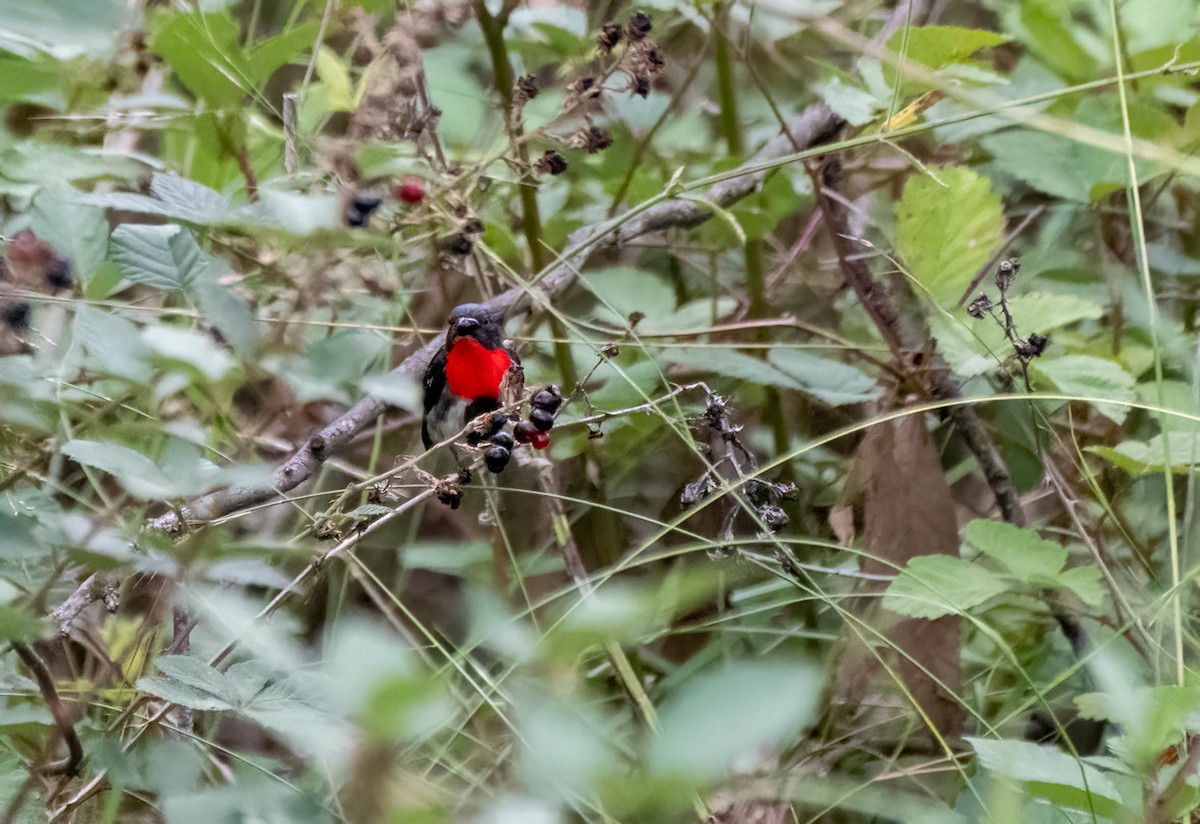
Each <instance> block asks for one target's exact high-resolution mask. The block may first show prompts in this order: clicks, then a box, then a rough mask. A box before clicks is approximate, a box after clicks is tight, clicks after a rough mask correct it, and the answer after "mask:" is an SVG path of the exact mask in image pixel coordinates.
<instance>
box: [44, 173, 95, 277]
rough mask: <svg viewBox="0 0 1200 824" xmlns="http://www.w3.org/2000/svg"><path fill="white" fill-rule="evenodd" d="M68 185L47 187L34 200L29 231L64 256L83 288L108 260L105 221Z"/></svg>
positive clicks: (93, 207)
mask: <svg viewBox="0 0 1200 824" xmlns="http://www.w3.org/2000/svg"><path fill="white" fill-rule="evenodd" d="M78 197H79V195H78V193H77V192H75V190H74V189H71V188H70V187H67V186H62V187H59V186H47V187H46V188H44V189H42V191H41V192H39V193H38V195H37V197H35V198H34V200H33V211H32V212H31V213H30V219H31V228H32V229H33V231H34V234H36V235H37V236H38V237H40V238H41V239H42V240H45V241H46V242H48V243H50V244H51V245H52V246H54V248H55V250H56V251H58V252H59V253H60V254H63V255H66V256H67V257H68V258H69V259H70V261H71V264H72V265H73V266H74V270H75V274H76V276H77V277H78V278H79V279H80V280H81V281H82V282H83V285H84V288H85V289H86V288H87V286H88V284H89V283H90V282H91V281H92V279H93V278H94V277H95V275H96V272H97V271H98V270H99V269H100V267H101V266H103V265H104V261H105V259H106V258H107V257H108V220H107V219H106V218H105V217H104V212H103V211H101V210H100V209H97V208H96V207H95V206H88V205H86V204H84V203H81V202H80V201H79V199H78Z"/></svg>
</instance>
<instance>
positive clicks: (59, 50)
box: [0, 0, 134, 60]
mask: <svg viewBox="0 0 1200 824" xmlns="http://www.w3.org/2000/svg"><path fill="white" fill-rule="evenodd" d="M133 24H134V14H133V9H132V8H131V7H130V6H129V4H128V3H125V2H123V0H39V2H37V3H31V4H27V5H26V4H19V3H18V4H8V3H2V4H0V48H3V49H5V50H11V51H14V52H16V53H18V54H20V53H24V52H25V51H26V50H28V49H29V47H30V46H33V47H36V48H37V49H40V50H43V51H46V52H49V53H50V54H52V55H54V56H55V57H56V58H58V59H59V60H70V59H72V58H75V57H82V56H85V55H86V56H92V57H100V56H103V55H106V54H109V53H111V52H113V51H115V49H116V46H117V41H118V40H119V39H120V38H121V37H122V36H123V34H124V32H125V31H127V30H128V29H129V28H130V27H131V26H132V25H133ZM27 56H28V55H27Z"/></svg>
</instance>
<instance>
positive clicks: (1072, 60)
mask: <svg viewBox="0 0 1200 824" xmlns="http://www.w3.org/2000/svg"><path fill="white" fill-rule="evenodd" d="M1013 5H1017V4H1013ZM1016 16H1017V19H1016V20H1014V21H1013V22H1014V23H1015V24H1016V27H1018V28H1020V29H1022V30H1023V31H1022V33H1021V39H1022V40H1023V41H1024V42H1025V44H1026V45H1027V46H1028V47H1029V50H1030V51H1031V52H1033V53H1034V54H1035V55H1037V56H1038V58H1039V59H1040V60H1042V61H1043V62H1044V63H1045V64H1046V65H1047V66H1049V67H1050V68H1051V69H1052V70H1053V71H1054V72H1055V73H1057V74H1058V75H1059V76H1061V77H1063V78H1064V79H1067V80H1074V81H1080V80H1084V79H1086V78H1089V77H1094V76H1095V72H1096V69H1097V67H1096V58H1094V57H1093V56H1092V54H1091V53H1090V52H1089V51H1088V49H1087V48H1085V47H1084V46H1083V45H1081V44H1080V41H1079V38H1077V37H1076V32H1082V31H1084V30H1083V29H1082V28H1081V27H1080V26H1078V24H1077V23H1076V22H1075V21H1074V20H1073V19H1072V15H1071V10H1070V8H1069V6H1068V5H1067V4H1065V3H1062V2H1061V0H1021V2H1020V4H1019V12H1018V14H1017V15H1016Z"/></svg>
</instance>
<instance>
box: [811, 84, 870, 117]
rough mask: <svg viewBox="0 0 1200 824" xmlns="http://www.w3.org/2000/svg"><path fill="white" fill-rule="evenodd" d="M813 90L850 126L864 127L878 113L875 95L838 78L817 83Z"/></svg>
mask: <svg viewBox="0 0 1200 824" xmlns="http://www.w3.org/2000/svg"><path fill="white" fill-rule="evenodd" d="M813 90H814V91H815V92H816V93H817V94H819V95H820V96H821V99H822V100H824V101H825V103H826V105H828V106H829V108H831V109H833V111H834V112H835V113H836V114H837V115H838V116H839V117H841V118H842V119H843V120H845V121H846V122H847V123H849V124H850V125H851V126H865V125H866V124H868V123H870V122H871V121H872V120H874V119H875V117H876V115H877V114H878V113H879V109H880V106H879V101H878V100H876V99H875V95H873V94H871V93H870V92H868V91H866V90H864V89H860V88H858V87H857V86H851V85H850V84H849V83H846V82H844V81H843V80H842V79H841V78H839V77H834V78H832V79H830V80H829V81H828V82H825V83H818V84H816V85H815V86H814V88H813Z"/></svg>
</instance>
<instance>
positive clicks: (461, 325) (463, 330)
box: [446, 303, 504, 349]
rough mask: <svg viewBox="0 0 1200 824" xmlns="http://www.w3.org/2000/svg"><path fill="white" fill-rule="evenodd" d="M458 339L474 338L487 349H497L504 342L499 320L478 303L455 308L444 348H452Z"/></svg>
mask: <svg viewBox="0 0 1200 824" xmlns="http://www.w3.org/2000/svg"><path fill="white" fill-rule="evenodd" d="M458 338H475V340H477V341H479V342H480V343H481V344H483V345H484V346H485V347H487V348H488V349H498V348H499V347H500V346H502V345H503V342H504V328H503V326H502V325H501V318H500V316H499V315H498V314H496V313H495V312H492V311H489V310H488V308H487V307H486V306H483V305H482V304H479V303H464V304H463V305H461V306H455V307H454V309H453V310H451V312H450V320H449V322H448V327H447V329H446V346H447V347H449V346H453V345H454V341H456V340H457V339H458Z"/></svg>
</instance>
